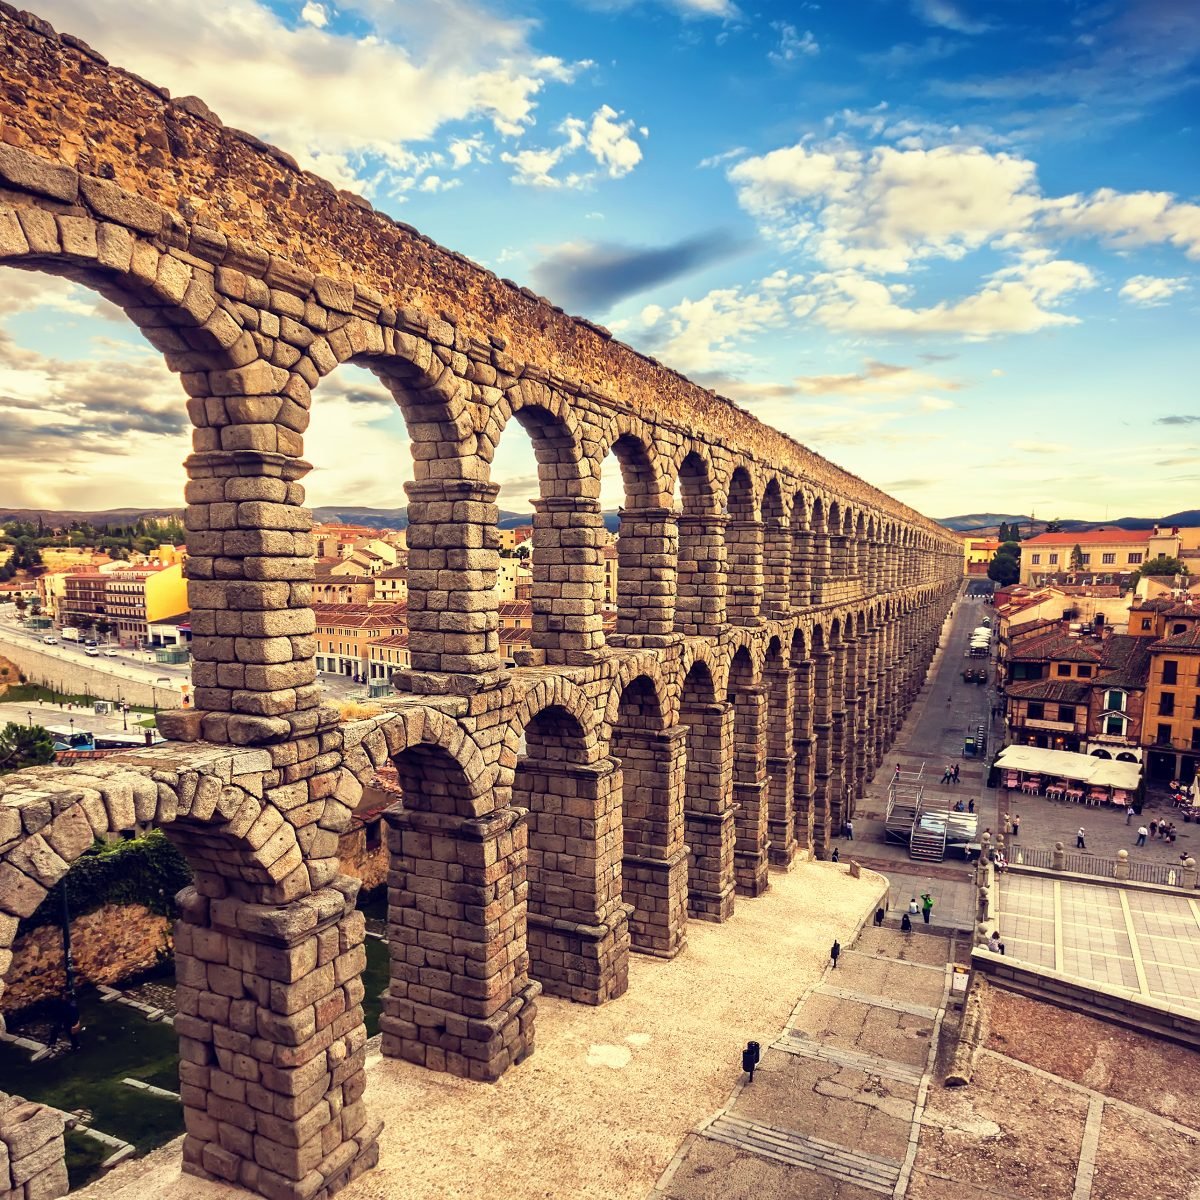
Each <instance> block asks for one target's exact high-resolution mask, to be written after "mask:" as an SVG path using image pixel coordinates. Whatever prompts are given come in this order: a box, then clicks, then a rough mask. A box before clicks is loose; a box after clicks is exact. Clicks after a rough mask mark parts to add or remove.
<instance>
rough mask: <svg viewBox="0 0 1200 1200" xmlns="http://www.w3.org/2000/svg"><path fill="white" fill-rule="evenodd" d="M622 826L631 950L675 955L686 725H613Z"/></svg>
mask: <svg viewBox="0 0 1200 1200" xmlns="http://www.w3.org/2000/svg"><path fill="white" fill-rule="evenodd" d="M613 753H614V755H615V756H616V757H617V758H618V759H619V760H620V763H621V774H622V777H623V778H622V784H621V791H622V796H623V799H622V816H623V824H624V829H625V847H624V857H623V859H622V892H623V895H624V898H625V900H626V901H627V902H628V903H630V904H632V905H633V912H632V913H631V915H630V918H629V931H630V937H631V941H632V944H633V948H634V950H637V951H640V952H641V953H643V954H653V955H655V956H657V957H659V958H674V957H675V955H677V954H678V953H679V952H680V951H681V950H682V949H683V948H684V947H685V946H686V945H687V879H688V848H687V845H686V844H685V843H684V840H683V831H684V820H683V785H684V778H685V772H686V766H685V764H686V756H687V729H686V728H684V726H682V725H676V726H674V727H673V728H671V729H667V730H663V731H655V732H652V731H648V730H642V729H630V730H619V731H618V732H617V734H615V735H614V737H613Z"/></svg>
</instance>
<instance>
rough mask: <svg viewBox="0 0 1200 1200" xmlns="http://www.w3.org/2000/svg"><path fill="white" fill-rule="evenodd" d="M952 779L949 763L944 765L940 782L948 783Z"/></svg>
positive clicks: (952, 770) (952, 772) (952, 771)
mask: <svg viewBox="0 0 1200 1200" xmlns="http://www.w3.org/2000/svg"><path fill="white" fill-rule="evenodd" d="M953 778H954V769H953V768H952V767H951V766H950V764H949V763H947V764H946V769H945V770H944V771H943V772H942V782H943V783H949V782H950V780H952V779H953Z"/></svg>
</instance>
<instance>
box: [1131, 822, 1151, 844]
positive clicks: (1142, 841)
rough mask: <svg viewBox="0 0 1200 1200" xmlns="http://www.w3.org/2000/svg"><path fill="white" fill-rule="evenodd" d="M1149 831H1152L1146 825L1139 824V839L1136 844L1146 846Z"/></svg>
mask: <svg viewBox="0 0 1200 1200" xmlns="http://www.w3.org/2000/svg"><path fill="white" fill-rule="evenodd" d="M1149 832H1150V831H1149V830H1148V829H1147V828H1146V827H1145V825H1139V826H1138V832H1137V841H1136V842H1134V843H1133V844H1134V845H1135V846H1144V845H1145V844H1146V835H1147V834H1148V833H1149Z"/></svg>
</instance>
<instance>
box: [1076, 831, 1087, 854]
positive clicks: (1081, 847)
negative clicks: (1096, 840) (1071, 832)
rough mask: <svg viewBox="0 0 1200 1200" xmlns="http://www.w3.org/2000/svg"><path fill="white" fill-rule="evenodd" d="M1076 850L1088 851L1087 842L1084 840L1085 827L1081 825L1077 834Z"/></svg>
mask: <svg viewBox="0 0 1200 1200" xmlns="http://www.w3.org/2000/svg"><path fill="white" fill-rule="evenodd" d="M1075 849H1076V850H1086V849H1087V842H1085V841H1084V840H1083V826H1082V825H1080V827H1079V831H1078V832H1077V833H1076V834H1075Z"/></svg>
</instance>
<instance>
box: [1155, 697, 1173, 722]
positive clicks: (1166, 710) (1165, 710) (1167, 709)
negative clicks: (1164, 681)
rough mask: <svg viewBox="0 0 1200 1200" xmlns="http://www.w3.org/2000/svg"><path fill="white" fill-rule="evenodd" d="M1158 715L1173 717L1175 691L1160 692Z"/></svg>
mask: <svg viewBox="0 0 1200 1200" xmlns="http://www.w3.org/2000/svg"><path fill="white" fill-rule="evenodd" d="M1158 715H1159V716H1160V717H1173V716H1174V715H1175V693H1174V692H1160V693H1159V696H1158Z"/></svg>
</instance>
